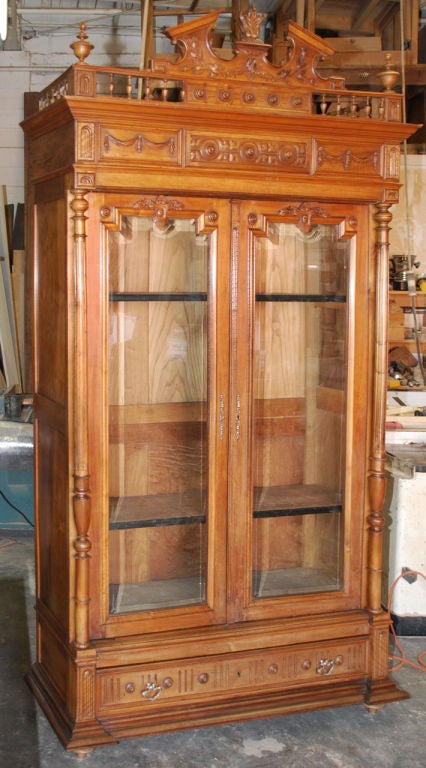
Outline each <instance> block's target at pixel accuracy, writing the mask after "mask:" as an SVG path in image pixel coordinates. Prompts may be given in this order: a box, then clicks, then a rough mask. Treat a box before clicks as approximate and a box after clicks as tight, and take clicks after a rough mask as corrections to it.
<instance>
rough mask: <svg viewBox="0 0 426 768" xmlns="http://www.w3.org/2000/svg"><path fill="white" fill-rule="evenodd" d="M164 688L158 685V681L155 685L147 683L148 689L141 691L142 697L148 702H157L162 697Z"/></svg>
mask: <svg viewBox="0 0 426 768" xmlns="http://www.w3.org/2000/svg"><path fill="white" fill-rule="evenodd" d="M162 690H163V687H162V686H161V685H159V684H158V682H157V680H155V682H154V683H147V684H146V688H145V689H144V690H143V691H141V696H142V697H143V698H144V699H147V700H148V701H155V699H158V697H159V696H160V695H161V691H162Z"/></svg>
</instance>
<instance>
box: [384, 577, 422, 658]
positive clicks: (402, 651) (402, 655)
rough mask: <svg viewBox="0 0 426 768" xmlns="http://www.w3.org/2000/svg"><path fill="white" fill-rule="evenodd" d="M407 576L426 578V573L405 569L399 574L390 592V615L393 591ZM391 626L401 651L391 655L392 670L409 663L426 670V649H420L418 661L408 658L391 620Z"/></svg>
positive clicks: (396, 643) (396, 644) (398, 648)
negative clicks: (398, 654) (397, 654)
mask: <svg viewBox="0 0 426 768" xmlns="http://www.w3.org/2000/svg"><path fill="white" fill-rule="evenodd" d="M405 576H421V577H422V579H426V576H425V575H424V573H421V571H404V573H400V574H399V576H397V578H396V579H395V581H394V582H393V584H392V587H391V590H390V592H389V599H388V613H389V617H390V613H391V606H392V599H393V593H394V592H395V587H396V586H397V584H398V582H399V580H400V579H403V578H404V577H405ZM390 628H391V633H392V636H393V639H394V642H395V647H396V648H397V650H398V651H399V653H400V656H392V655H391V656H389V662H390V668H391V670H392V671H393V672H394V671H395V670H396V669H401V667H403V666H405V665H407V666H409V667H413V668H414V669H417V670H419V671H420V672H426V651H420V653H419V655H418V656H417V661H411V659H408V658H407V656H406V653H405V651H404V649H403V647H402V645H401V643H400V642H399V640H398V637H397V635H396V632H395V627H394V626H393V623H392V622H391V625H390ZM395 662H396V663H395Z"/></svg>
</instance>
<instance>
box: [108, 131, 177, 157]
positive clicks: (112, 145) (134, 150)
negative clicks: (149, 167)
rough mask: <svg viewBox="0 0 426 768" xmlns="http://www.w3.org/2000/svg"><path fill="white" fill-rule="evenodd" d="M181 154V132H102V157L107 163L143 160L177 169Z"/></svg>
mask: <svg viewBox="0 0 426 768" xmlns="http://www.w3.org/2000/svg"><path fill="white" fill-rule="evenodd" d="M181 154H182V152H181V132H180V131H160V130H158V129H156V130H150V129H146V128H143V129H141V130H139V131H137V130H135V131H131V130H123V129H120V128H115V127H114V128H111V129H109V128H102V129H101V158H103V159H105V160H116V159H120V160H124V159H129V160H143V161H144V162H147V163H150V162H154V163H159V162H161V163H162V164H163V165H164V164H165V165H172V166H177V165H180V164H181V162H182V157H181Z"/></svg>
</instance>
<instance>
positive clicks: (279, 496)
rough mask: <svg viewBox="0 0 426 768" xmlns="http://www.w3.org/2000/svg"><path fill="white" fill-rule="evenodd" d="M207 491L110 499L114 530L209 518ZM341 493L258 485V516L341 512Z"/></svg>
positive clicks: (256, 514)
mask: <svg viewBox="0 0 426 768" xmlns="http://www.w3.org/2000/svg"><path fill="white" fill-rule="evenodd" d="M206 505H207V499H206V495H205V494H202V495H201V499H200V493H198V492H197V491H188V492H186V493H168V494H167V493H159V494H156V495H155V496H154V495H152V496H126V497H121V498H111V499H110V523H109V528H110V530H124V529H128V528H154V527H158V526H164V525H189V524H194V523H205V522H206ZM341 511H342V503H341V494H340V493H339V492H337V491H333V490H330V489H329V488H323V487H322V486H320V485H283V486H274V487H272V488H255V490H254V512H253V517H254V518H255V519H259V518H268V517H289V516H294V515H315V514H324V513H327V512H341Z"/></svg>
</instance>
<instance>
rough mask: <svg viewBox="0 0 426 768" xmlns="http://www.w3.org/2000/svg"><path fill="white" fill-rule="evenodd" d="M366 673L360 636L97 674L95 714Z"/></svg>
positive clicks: (321, 682) (352, 676) (353, 677)
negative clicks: (341, 641) (332, 641)
mask: <svg viewBox="0 0 426 768" xmlns="http://www.w3.org/2000/svg"><path fill="white" fill-rule="evenodd" d="M366 674H367V642H366V640H365V639H364V638H357V639H356V640H353V641H346V642H343V643H330V644H328V643H324V644H321V645H319V644H315V645H314V644H312V645H311V644H310V645H303V646H299V647H294V646H293V647H291V648H278V649H277V648H275V649H273V650H265V651H256V652H251V653H247V654H226V655H223V656H214V657H206V658H204V659H201V658H199V659H192V660H191V661H190V662H187V661H185V660H183V661H182V662H181V663H179V662H171V663H167V664H159V665H158V666H157V667H153V666H152V665H150V666H149V667H148V666H143V665H141V666H137V667H136V666H134V667H130V668H128V669H124V668H120V669H119V670H108V671H104V672H99V673H98V677H97V696H98V705H99V710H100V712H102V711H104V712H107V711H108V710H109V709H110V708H115V709H116V708H117V707H122V706H123V707H126V708H127V707H129V706H131V705H136V704H137V705H138V706H140V704H141V702H145V703H146V704H147V705H152V704H155V703H157V702H158V703H160V702H162V701H165V700H167V701H170V703H171V700H172V699H179V700H181V699H182V698H186V697H190V698H191V699H192V698H197V697H200V696H203V697H204V696H206V695H207V696H214V695H215V694H221V693H224V692H226V693H227V695H229V694H232V693H233V692H234V693H236V694H237V693H240V692H241V693H243V692H244V691H252V690H253V691H254V690H261V691H269V690H270V691H273V690H274V689H282V690H284V689H286V688H291V687H293V686H302V685H308V684H309V685H312V684H315V683H316V684H327V682H328V681H333V680H336V679H342V678H345V679H347V680H351V679H355V678H359V677H362V676H364V675H366Z"/></svg>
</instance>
